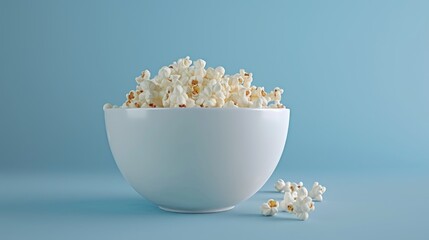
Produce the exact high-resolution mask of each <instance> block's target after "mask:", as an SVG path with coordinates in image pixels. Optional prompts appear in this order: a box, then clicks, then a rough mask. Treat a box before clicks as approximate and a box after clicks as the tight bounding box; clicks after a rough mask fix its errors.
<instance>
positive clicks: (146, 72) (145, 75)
mask: <svg viewBox="0 0 429 240" xmlns="http://www.w3.org/2000/svg"><path fill="white" fill-rule="evenodd" d="M149 79H150V72H149V70H144V71H143V72H142V74H141V75H140V76H138V77H136V82H137V84H140V83H141V82H143V81H144V80H149Z"/></svg>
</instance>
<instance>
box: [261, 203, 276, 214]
mask: <svg viewBox="0 0 429 240" xmlns="http://www.w3.org/2000/svg"><path fill="white" fill-rule="evenodd" d="M278 206H279V202H277V201H276V200H274V199H270V200H268V202H266V203H263V204H262V206H261V213H262V215H264V216H274V215H276V214H277V212H278V211H279V210H278Z"/></svg>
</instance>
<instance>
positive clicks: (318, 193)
mask: <svg viewBox="0 0 429 240" xmlns="http://www.w3.org/2000/svg"><path fill="white" fill-rule="evenodd" d="M325 192H326V187H324V186H322V185H320V184H319V183H318V182H315V183H314V184H313V188H312V189H311V190H310V192H309V193H308V196H309V197H311V198H312V199H313V201H318V202H321V201H323V197H322V195H323V194H324V193H325Z"/></svg>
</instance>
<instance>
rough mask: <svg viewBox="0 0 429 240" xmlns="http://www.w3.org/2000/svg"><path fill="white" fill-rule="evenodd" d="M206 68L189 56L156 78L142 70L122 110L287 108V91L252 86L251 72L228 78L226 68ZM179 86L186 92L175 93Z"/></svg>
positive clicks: (161, 72) (176, 62)
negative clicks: (267, 90) (285, 103)
mask: <svg viewBox="0 0 429 240" xmlns="http://www.w3.org/2000/svg"><path fill="white" fill-rule="evenodd" d="M206 65H207V63H206V61H204V60H203V59H198V60H196V61H194V62H193V61H192V60H191V58H190V57H189V56H187V57H185V58H181V59H178V60H177V61H175V62H173V63H172V64H169V65H168V66H163V67H161V68H160V69H159V71H158V74H157V75H156V76H154V77H153V78H151V73H150V71H149V70H144V71H142V72H141V74H140V75H139V76H137V77H136V78H135V81H136V83H137V86H136V89H135V90H131V91H129V93H128V94H126V100H125V102H124V103H123V104H122V106H121V108H155V107H160V108H184V107H186V108H192V107H203V108H222V107H224V108H238V107H240V108H275V109H278V108H285V106H284V105H283V104H282V103H281V99H282V96H281V95H282V94H283V92H284V91H283V89H281V88H278V87H277V88H274V89H273V90H272V91H270V92H266V91H265V89H264V88H263V87H257V86H253V85H252V82H253V74H252V73H251V72H247V71H245V70H244V69H240V70H239V72H238V73H235V74H232V75H227V74H225V72H226V71H225V68H224V67H222V66H218V67H216V68H213V67H208V68H206ZM179 86H180V87H181V88H182V89H183V91H180V93H179V92H175V90H176V89H178V88H179Z"/></svg>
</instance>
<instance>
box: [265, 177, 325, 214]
mask: <svg viewBox="0 0 429 240" xmlns="http://www.w3.org/2000/svg"><path fill="white" fill-rule="evenodd" d="M274 188H275V189H276V190H277V191H278V192H282V193H284V195H283V200H282V201H280V203H279V202H278V201H276V200H274V199H269V200H268V201H267V202H265V203H263V204H262V206H261V213H262V215H264V216H274V215H276V214H277V213H278V212H279V210H280V211H284V212H288V213H291V214H294V215H295V216H296V217H297V218H298V219H300V220H303V221H305V220H307V219H308V217H309V213H310V212H312V211H314V209H315V205H314V202H321V201H323V196H322V195H323V194H324V193H325V192H326V187H324V186H322V185H320V184H319V183H318V182H315V183H313V187H312V188H311V190H310V192H308V190H307V188H305V187H304V184H303V183H302V182H299V183H295V182H285V181H284V180H283V179H279V180H278V181H277V182H276V184H275V185H274Z"/></svg>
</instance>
